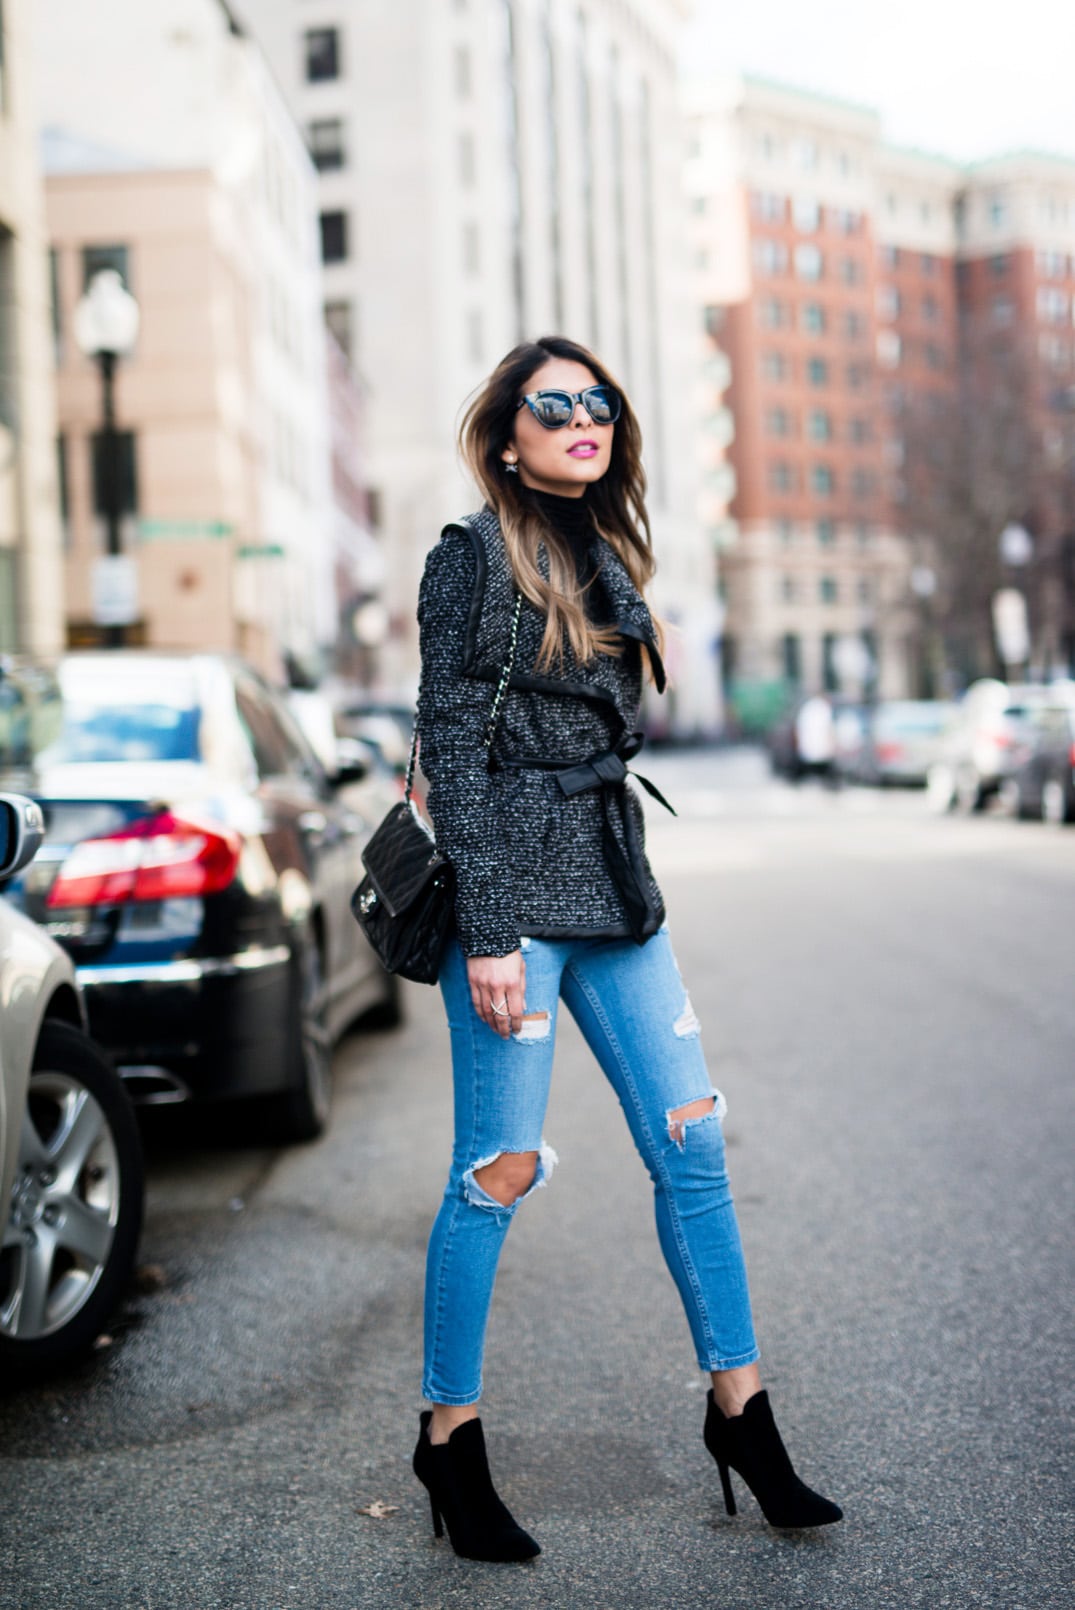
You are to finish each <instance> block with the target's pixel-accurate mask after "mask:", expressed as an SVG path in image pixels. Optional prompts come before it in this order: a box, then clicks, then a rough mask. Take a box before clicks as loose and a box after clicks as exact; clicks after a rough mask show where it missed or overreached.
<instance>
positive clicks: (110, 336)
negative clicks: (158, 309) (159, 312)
mask: <svg viewBox="0 0 1075 1610" xmlns="http://www.w3.org/2000/svg"><path fill="white" fill-rule="evenodd" d="M139 322H140V316H139V309H138V303H137V302H136V301H135V299H134V297H133V296H132V295H131V293H130V291H128V290H127V288H126V286H125V285H124V283H123V280H122V278H121V277H120V275H119V274H118V273H117V272H116V270H115V269H114V268H102V269H100V270H99V271H98V273H96V274H95V275H94V276H93V279H92V280H91V281H90V283H89V285H88V286H87V287H86V291H85V293H84V295H83V296H82V298H81V300H80V301H79V303H78V306H77V307H76V309H75V318H74V335H75V342H76V344H77V345H78V347H79V348H80V350H81V351H82V352H83V353H84V354H85V355H86V357H87V358H92V359H93V360H94V362H95V363H96V364H97V366H98V368H99V369H100V371H101V454H100V465H99V471H100V489H101V502H102V504H103V509H104V516H105V524H106V530H107V536H108V541H107V555H108V560H107V562H108V564H109V565H110V566H112V567H113V569H114V570H117V571H118V570H119V569H120V568H121V558H122V551H123V550H122V543H121V540H120V519H121V516H122V512H123V509H122V501H123V500H122V488H121V485H120V459H119V435H118V433H117V431H116V409H115V379H116V364H117V363H118V362H119V360H120V358H123V357H126V356H128V354H129V353H130V352H132V351H133V349H134V344H135V341H136V340H137V339H138V326H139ZM103 564H104V561H102V568H103ZM98 618H99V619H104V620H106V621H107V622H108V624H107V625H106V626H105V633H106V641H107V643H108V645H109V647H110V648H121V647H122V646H123V642H124V624H125V621H126V620H128V619H131V618H133V616H129V615H126V616H125V615H124V614H123V613H120V614H119V615H118V617H117V616H116V615H113V616H111V617H109V616H108V615H107V614H104V613H102V616H101V617H98Z"/></svg>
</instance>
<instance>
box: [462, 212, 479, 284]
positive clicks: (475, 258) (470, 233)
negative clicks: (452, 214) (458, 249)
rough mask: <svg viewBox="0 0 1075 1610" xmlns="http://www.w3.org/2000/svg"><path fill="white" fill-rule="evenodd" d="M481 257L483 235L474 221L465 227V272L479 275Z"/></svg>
mask: <svg viewBox="0 0 1075 1610" xmlns="http://www.w3.org/2000/svg"><path fill="white" fill-rule="evenodd" d="M480 255H481V235H480V233H479V230H478V226H477V224H476V223H474V222H473V221H472V220H471V221H468V222H467V223H465V224H464V225H463V270H464V272H465V273H467V274H477V273H478V271H479V260H480Z"/></svg>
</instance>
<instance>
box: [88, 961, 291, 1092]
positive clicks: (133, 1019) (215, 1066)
mask: <svg viewBox="0 0 1075 1610" xmlns="http://www.w3.org/2000/svg"><path fill="white" fill-rule="evenodd" d="M289 961H290V952H289V949H288V947H287V946H286V945H276V946H270V947H258V948H254V949H250V950H245V951H242V952H239V953H237V954H236V955H232V956H210V957H181V958H176V959H173V960H168V961H159V962H158V961H153V962H131V963H117V964H116V965H114V966H89V967H80V968H78V969H77V974H78V980H79V983H80V984H81V986H82V989H83V993H84V996H85V1000H86V1006H87V1010H88V1012H89V1020H90V1032H91V1033H92V1034H93V1036H94V1038H95V1039H97V1040H98V1041H99V1042H100V1043H101V1044H102V1045H103V1046H104V1047H105V1048H106V1049H107V1051H108V1052H109V1054H110V1056H111V1058H112V1060H113V1061H114V1062H115V1064H116V1066H117V1067H118V1068H119V1070H120V1072H121V1073H122V1074H123V1075H124V1077H125V1079H126V1080H127V1081H128V1083H129V1085H130V1087H131V1092H132V1094H133V1095H134V1096H135V1098H136V1099H142V1100H144V1101H176V1100H184V1099H186V1098H187V1097H194V1098H197V1099H198V1100H210V1101H212V1100H225V1099H231V1098H233V1097H237V1096H245V1095H260V1094H265V1093H268V1092H270V1091H274V1090H279V1089H282V1088H283V1086H284V1083H285V1079H286V1066H285V1064H286V1045H287V1038H286V1036H287V1027H288V1021H289V1016H290V1007H291V987H290V977H289V971H288V963H289Z"/></svg>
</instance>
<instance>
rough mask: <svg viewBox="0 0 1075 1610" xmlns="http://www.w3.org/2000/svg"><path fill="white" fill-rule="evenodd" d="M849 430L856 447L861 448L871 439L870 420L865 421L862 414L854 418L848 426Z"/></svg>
mask: <svg viewBox="0 0 1075 1610" xmlns="http://www.w3.org/2000/svg"><path fill="white" fill-rule="evenodd" d="M848 430H849V433H850V436H851V440H852V441H853V442H854V443H855V444H856V446H859V447H861V446H862V444H863V442H868V441H869V439H870V422H869V420H868V419H863V417H862V415H861V414H856V415H855V416H854V418H853V419H852V420H851V422H850V424H849V426H848Z"/></svg>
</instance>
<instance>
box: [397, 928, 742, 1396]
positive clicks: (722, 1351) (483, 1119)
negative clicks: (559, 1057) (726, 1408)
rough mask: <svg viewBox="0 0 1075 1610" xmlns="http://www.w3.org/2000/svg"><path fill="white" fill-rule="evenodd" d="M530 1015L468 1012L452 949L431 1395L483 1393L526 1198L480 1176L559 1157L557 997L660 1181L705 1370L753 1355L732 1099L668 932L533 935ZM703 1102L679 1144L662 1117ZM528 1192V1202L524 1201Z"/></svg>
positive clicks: (658, 1204) (666, 1228) (545, 1171)
mask: <svg viewBox="0 0 1075 1610" xmlns="http://www.w3.org/2000/svg"><path fill="white" fill-rule="evenodd" d="M523 954H524V956H525V959H526V1011H527V1013H542V1012H545V1013H547V1014H548V1020H547V1029H546V1025H545V1024H544V1023H542V1022H540V1021H539V1022H536V1023H535V1022H529V1023H526V1024H524V1030H523V1033H522V1034H521V1035H519V1036H513V1037H512V1038H510V1039H507V1040H504V1039H501V1037H500V1036H499V1035H498V1034H496V1033H495V1032H494V1030H492V1029H490V1028H488V1027H487V1026H486V1025H485V1024H484V1023H483V1022H482V1021H481V1019H480V1018H479V1017H478V1015H477V1013H476V1012H475V1011H474V1007H473V1005H472V1004H471V999H470V987H469V984H468V982H467V972H466V960H465V958H464V956H463V952H462V950H461V948H460V947H459V945H458V943H456V942H454V941H453V943H452V944H451V946H450V947H449V950H448V953H447V955H446V957H445V961H444V966H443V968H442V971H441V991H442V993H443V996H444V1002H445V1006H446V1008H447V1012H448V1024H449V1027H450V1030H451V1043H452V1064H453V1074H454V1082H455V1146H454V1150H453V1155H452V1167H451V1173H450V1175H449V1178H448V1185H447V1188H446V1190H445V1192H444V1200H443V1202H442V1203H441V1207H440V1211H439V1213H438V1214H437V1218H436V1222H435V1223H434V1225H433V1232H432V1235H431V1237H430V1242H429V1255H428V1261H427V1265H426V1297H425V1372H424V1376H423V1382H422V1390H423V1393H424V1395H425V1396H426V1397H427V1398H429V1399H431V1400H432V1401H433V1402H435V1403H452V1404H464V1403H475V1402H477V1400H478V1399H479V1398H480V1397H481V1393H482V1353H483V1348H484V1342H485V1327H486V1321H487V1319H488V1315H489V1304H490V1301H491V1298H492V1294H493V1281H494V1279H495V1276H496V1267H497V1260H498V1259H499V1257H500V1249H501V1247H502V1246H503V1244H504V1238H505V1236H506V1235H507V1232H508V1228H509V1226H510V1224H511V1221H512V1218H513V1217H514V1214H515V1211H516V1209H517V1207H518V1205H519V1204H518V1202H515V1203H513V1204H512V1205H511V1206H510V1207H505V1206H504V1205H503V1204H502V1203H500V1202H498V1201H496V1199H495V1198H494V1197H491V1196H489V1195H488V1194H487V1193H486V1192H485V1191H483V1190H482V1188H481V1186H480V1185H479V1184H478V1183H477V1181H476V1180H475V1178H474V1176H475V1173H476V1172H477V1171H480V1170H481V1169H482V1168H483V1167H484V1166H486V1165H487V1164H489V1163H491V1162H493V1161H494V1159H495V1158H497V1157H498V1156H499V1155H500V1154H501V1153H502V1152H537V1153H538V1164H537V1167H536V1170H535V1174H534V1180H533V1183H532V1184H531V1186H530V1190H536V1189H537V1188H538V1187H539V1186H543V1185H546V1184H547V1183H548V1180H549V1176H550V1175H551V1173H552V1170H553V1167H554V1165H555V1163H556V1154H555V1153H554V1152H553V1151H552V1149H551V1148H550V1147H548V1146H546V1144H545V1141H544V1137H543V1135H542V1125H543V1123H544V1118H545V1108H546V1104H547V1102H548V1095H549V1080H550V1076H551V1073H552V1061H553V1045H554V1042H555V1037H556V1013H557V1007H558V1005H559V1002H560V1000H563V1002H564V1004H565V1005H566V1007H567V1009H568V1011H569V1012H570V1013H571V1015H572V1017H573V1018H574V1019H575V1021H576V1022H577V1023H578V1025H579V1028H580V1029H581V1030H582V1033H583V1035H584V1036H585V1038H586V1041H587V1043H588V1044H589V1046H590V1049H591V1050H592V1051H593V1053H594V1055H595V1056H596V1058H597V1060H598V1062H599V1063H600V1065H601V1067H602V1068H603V1070H604V1072H605V1074H606V1076H607V1078H608V1080H609V1082H610V1083H611V1085H612V1087H613V1089H614V1090H615V1092H616V1095H617V1096H618V1097H619V1100H620V1104H621V1106H622V1107H623V1110H624V1113H625V1115H626V1118H627V1123H628V1125H629V1127H630V1130H631V1134H632V1136H633V1138H634V1142H635V1145H636V1146H637V1148H638V1150H639V1153H640V1154H641V1157H642V1160H643V1162H644V1163H645V1165H646V1168H647V1169H648V1171H649V1174H650V1178H651V1179H652V1181H653V1188H654V1205H655V1210H656V1216H657V1232H658V1236H659V1238H660V1244H661V1249H662V1251H663V1253H664V1257H665V1261H666V1262H667V1264H668V1268H669V1270H670V1272H671V1274H672V1278H673V1280H674V1281H675V1283H676V1285H677V1287H678V1288H679V1293H680V1297H681V1298H682V1301H683V1306H684V1308H685V1309H686V1313H687V1320H688V1323H689V1325H690V1328H691V1335H692V1337H693V1340H694V1346H695V1350H696V1353H697V1357H698V1364H699V1367H700V1368H701V1369H704V1370H720V1369H731V1368H733V1367H735V1366H737V1365H741V1364H750V1363H753V1361H754V1360H755V1359H756V1358H757V1357H758V1348H757V1344H756V1342H755V1339H754V1329H753V1324H752V1321H751V1314H750V1296H749V1291H748V1288H747V1277H746V1269H745V1266H744V1263H743V1252H742V1246H741V1244H740V1240H739V1227H738V1224H737V1223H736V1217H735V1208H734V1206H733V1204H732V1194H731V1189H730V1186H729V1184H728V1176H727V1173H726V1170H725V1166H724V1135H723V1131H722V1128H721V1119H722V1117H723V1115H724V1111H725V1102H724V1097H723V1096H722V1095H721V1094H720V1092H719V1091H715V1090H714V1089H713V1086H712V1085H711V1083H710V1080H709V1074H708V1072H707V1070H706V1064H705V1057H704V1055H703V1053H702V1045H701V1039H700V1037H699V1026H698V1020H697V1018H696V1017H695V1015H694V1011H693V1009H692V1007H691V1004H690V1001H689V999H688V997H687V992H686V990H685V989H684V986H683V981H682V979H681V978H680V975H679V969H678V967H677V966H676V960H675V956H674V955H673V952H672V945H671V941H670V939H669V937H668V930H667V928H662V929H661V930H660V932H659V933H657V934H655V935H654V936H653V938H652V939H649V940H647V941H646V943H645V944H644V945H636V944H635V943H634V942H633V941H632V940H618V939H617V940H608V939H565V940H545V939H524V940H523ZM706 1096H714V1097H715V1098H716V1099H715V1100H714V1103H713V1108H712V1110H711V1111H710V1112H708V1113H704V1114H703V1115H702V1116H701V1117H698V1118H691V1119H687V1120H686V1121H685V1123H684V1124H682V1125H681V1126H680V1131H681V1132H680V1133H679V1135H678V1137H677V1138H673V1135H672V1133H671V1132H670V1127H669V1114H670V1113H672V1112H676V1111H678V1110H679V1109H680V1108H681V1107H685V1106H686V1105H687V1104H688V1103H690V1102H693V1101H697V1100H699V1099H700V1098H702V1097H706ZM529 1194H530V1193H529V1191H527V1192H526V1193H525V1195H529ZM524 1199H525V1198H524V1197H521V1198H520V1199H519V1200H520V1201H522V1200H524Z"/></svg>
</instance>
